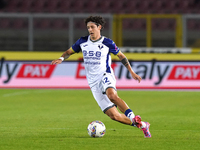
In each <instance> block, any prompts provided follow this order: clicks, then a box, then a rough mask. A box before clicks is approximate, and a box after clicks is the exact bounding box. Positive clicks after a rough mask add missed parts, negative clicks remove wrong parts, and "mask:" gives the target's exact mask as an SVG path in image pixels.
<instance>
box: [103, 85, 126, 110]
mask: <svg viewBox="0 0 200 150" xmlns="http://www.w3.org/2000/svg"><path fill="white" fill-rule="evenodd" d="M106 95H107V96H108V98H109V99H110V101H111V102H113V103H114V104H116V105H117V107H118V108H119V110H120V111H121V112H122V113H125V111H126V110H127V109H129V107H128V105H127V104H126V103H125V102H124V101H123V100H122V99H121V98H120V97H119V96H118V94H117V91H116V90H115V89H114V88H107V90H106Z"/></svg>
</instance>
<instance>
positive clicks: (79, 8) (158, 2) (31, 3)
mask: <svg viewBox="0 0 200 150" xmlns="http://www.w3.org/2000/svg"><path fill="white" fill-rule="evenodd" d="M1 12H2V13H7V12H9V13H111V14H199V13H200V0H105V1H103V0H92V1H91V0H0V13H1ZM33 23H34V28H36V29H56V30H57V29H61V30H62V29H68V27H69V24H68V20H67V19H55V18H54V19H49V18H44V19H34V22H33ZM106 25H107V26H108V24H106ZM74 26H75V28H77V29H80V30H82V29H85V25H84V23H83V20H76V21H75V22H74ZM10 28H12V29H23V28H26V29H27V28H28V20H27V19H21V18H17V19H13V18H3V17H2V18H0V29H10ZM152 28H153V30H161V31H162V30H165V31H166V30H171V31H172V32H174V30H175V28H176V22H175V19H153V20H152ZM187 28H188V30H199V29H200V21H199V20H198V19H197V20H195V19H193V20H188V22H187ZM123 29H127V30H135V31H137V30H141V31H142V30H145V29H146V20H145V19H124V20H123ZM170 46H173V45H170Z"/></svg>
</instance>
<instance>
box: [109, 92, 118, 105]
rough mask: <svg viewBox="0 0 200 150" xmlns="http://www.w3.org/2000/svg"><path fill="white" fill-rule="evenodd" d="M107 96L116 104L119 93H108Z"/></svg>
mask: <svg viewBox="0 0 200 150" xmlns="http://www.w3.org/2000/svg"><path fill="white" fill-rule="evenodd" d="M107 96H108V98H109V99H110V101H111V102H113V103H114V104H115V103H116V101H117V95H116V94H114V93H112V94H108V95H107Z"/></svg>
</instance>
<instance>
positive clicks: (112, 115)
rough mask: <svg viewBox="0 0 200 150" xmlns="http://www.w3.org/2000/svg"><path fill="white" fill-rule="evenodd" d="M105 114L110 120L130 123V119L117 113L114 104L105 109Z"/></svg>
mask: <svg viewBox="0 0 200 150" xmlns="http://www.w3.org/2000/svg"><path fill="white" fill-rule="evenodd" d="M105 114H106V115H108V116H109V117H110V118H111V119H112V120H115V121H118V122H121V123H123V124H127V125H132V122H131V120H130V119H129V118H127V117H126V116H125V115H124V114H121V113H119V112H118V110H117V108H116V107H115V106H114V107H112V108H109V109H108V110H106V111H105Z"/></svg>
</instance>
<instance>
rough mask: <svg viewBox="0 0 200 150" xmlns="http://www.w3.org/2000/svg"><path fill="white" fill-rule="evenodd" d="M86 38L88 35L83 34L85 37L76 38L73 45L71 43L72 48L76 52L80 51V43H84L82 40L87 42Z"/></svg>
mask: <svg viewBox="0 0 200 150" xmlns="http://www.w3.org/2000/svg"><path fill="white" fill-rule="evenodd" d="M87 40H88V36H85V37H81V38H80V39H78V40H77V41H76V42H75V43H74V44H73V45H72V47H71V48H72V50H73V51H74V52H76V53H78V52H80V51H81V46H80V45H81V44H82V43H84V42H87Z"/></svg>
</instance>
